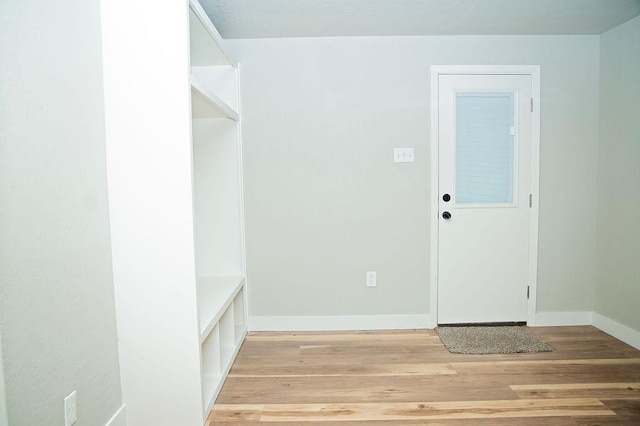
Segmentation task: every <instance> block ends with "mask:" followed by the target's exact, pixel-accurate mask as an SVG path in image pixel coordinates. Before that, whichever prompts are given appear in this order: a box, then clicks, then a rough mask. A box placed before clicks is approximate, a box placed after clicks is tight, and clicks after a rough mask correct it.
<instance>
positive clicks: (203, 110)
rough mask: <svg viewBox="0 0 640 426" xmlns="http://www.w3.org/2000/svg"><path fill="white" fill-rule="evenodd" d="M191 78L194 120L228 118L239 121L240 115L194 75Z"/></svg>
mask: <svg viewBox="0 0 640 426" xmlns="http://www.w3.org/2000/svg"><path fill="white" fill-rule="evenodd" d="M190 78H191V114H192V117H193V118H228V119H230V120H233V121H238V119H239V117H240V116H239V114H238V112H237V111H235V110H234V109H233V108H231V107H230V106H229V105H228V104H227V103H226V102H225V101H223V100H222V99H221V98H220V97H218V96H217V95H216V94H215V93H213V92H211V91H209V90H208V89H207V88H206V86H205V85H203V84H202V82H200V80H199V79H198V77H196V76H195V75H194V74H191V75H190Z"/></svg>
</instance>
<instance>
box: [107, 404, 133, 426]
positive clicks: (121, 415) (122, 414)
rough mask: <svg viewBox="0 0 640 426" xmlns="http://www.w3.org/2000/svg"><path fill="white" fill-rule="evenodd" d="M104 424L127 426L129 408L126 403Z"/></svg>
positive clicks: (108, 425)
mask: <svg viewBox="0 0 640 426" xmlns="http://www.w3.org/2000/svg"><path fill="white" fill-rule="evenodd" d="M104 426H127V410H126V408H125V406H124V404H123V405H122V406H121V407H120V408H118V411H116V413H115V414H114V415H113V416H111V418H110V419H109V420H108V421H107V423H105V425H104Z"/></svg>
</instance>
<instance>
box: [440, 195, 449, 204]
mask: <svg viewBox="0 0 640 426" xmlns="http://www.w3.org/2000/svg"><path fill="white" fill-rule="evenodd" d="M442 199H443V200H444V202H445V203H446V202H447V201H449V200H450V199H451V195H449V194H444V195H443V196H442Z"/></svg>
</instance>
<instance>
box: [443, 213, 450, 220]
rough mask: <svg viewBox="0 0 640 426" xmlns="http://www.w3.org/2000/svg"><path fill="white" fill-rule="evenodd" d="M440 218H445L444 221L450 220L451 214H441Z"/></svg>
mask: <svg viewBox="0 0 640 426" xmlns="http://www.w3.org/2000/svg"><path fill="white" fill-rule="evenodd" d="M442 217H443V218H445V219H447V220H449V219H451V213H449V212H443V213H442Z"/></svg>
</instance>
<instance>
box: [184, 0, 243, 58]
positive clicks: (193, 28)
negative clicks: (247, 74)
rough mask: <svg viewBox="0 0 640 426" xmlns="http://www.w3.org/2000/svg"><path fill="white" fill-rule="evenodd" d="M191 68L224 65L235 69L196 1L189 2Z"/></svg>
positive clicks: (220, 39)
mask: <svg viewBox="0 0 640 426" xmlns="http://www.w3.org/2000/svg"><path fill="white" fill-rule="evenodd" d="M189 31H190V38H191V43H190V45H191V66H207V65H226V66H232V67H234V68H236V67H237V63H236V61H234V60H233V59H232V58H231V56H229V54H227V52H226V51H225V49H224V47H223V44H224V42H223V41H222V37H221V36H220V33H219V32H218V30H216V28H215V27H214V26H213V24H212V23H211V20H210V19H209V17H208V16H207V14H206V12H205V11H204V9H203V8H202V6H200V3H198V1H197V0H190V1H189Z"/></svg>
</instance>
